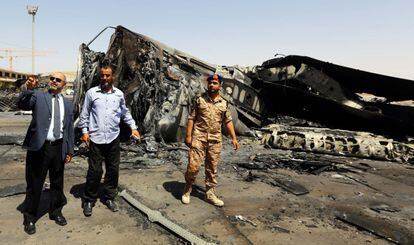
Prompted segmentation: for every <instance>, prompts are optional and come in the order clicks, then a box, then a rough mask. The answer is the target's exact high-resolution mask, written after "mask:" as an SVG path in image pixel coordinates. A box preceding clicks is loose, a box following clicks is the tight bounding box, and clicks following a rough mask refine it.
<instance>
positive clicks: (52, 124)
mask: <svg viewBox="0 0 414 245" xmlns="http://www.w3.org/2000/svg"><path fill="white" fill-rule="evenodd" d="M56 96H57V98H58V103H59V108H60V135H59V138H58V139H62V138H63V119H64V116H65V108H64V105H63V96H62V95H61V94H58V95H56ZM54 104H55V97H53V96H52V115H51V117H50V118H49V121H50V126H49V130H48V131H47V136H46V140H49V141H55V140H58V139H56V138H55V137H54V136H53V128H54V127H55V122H54V120H53V118H55V107H54V106H53V105H54Z"/></svg>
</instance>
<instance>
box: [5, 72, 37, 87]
mask: <svg viewBox="0 0 414 245" xmlns="http://www.w3.org/2000/svg"><path fill="white" fill-rule="evenodd" d="M29 76H30V74H29V73H22V72H16V71H10V70H5V69H1V68H0V89H6V88H12V87H14V85H15V82H16V80H18V79H22V80H26V79H27V78H28V77H29Z"/></svg>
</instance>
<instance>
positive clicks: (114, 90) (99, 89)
mask: <svg viewBox="0 0 414 245" xmlns="http://www.w3.org/2000/svg"><path fill="white" fill-rule="evenodd" d="M96 92H101V93H107V94H112V93H115V92H116V88H115V87H114V86H113V85H112V92H104V91H103V90H102V87H101V85H98V90H96Z"/></svg>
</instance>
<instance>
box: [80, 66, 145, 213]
mask: <svg viewBox="0 0 414 245" xmlns="http://www.w3.org/2000/svg"><path fill="white" fill-rule="evenodd" d="M100 79H101V84H100V85H99V86H96V87H93V88H91V89H89V90H88V91H87V92H86V96H85V101H84V104H83V108H82V112H81V114H80V121H79V128H81V129H82V138H81V139H82V141H83V142H85V143H86V144H87V145H88V146H89V158H88V163H89V168H88V173H87V176H86V184H85V192H84V203H83V213H84V215H85V216H87V217H89V216H91V215H92V208H93V206H94V204H95V202H96V199H97V198H98V187H99V184H100V182H101V178H102V173H103V170H102V161H105V167H106V173H105V177H104V183H103V197H102V198H101V200H102V202H103V203H104V204H105V205H106V206H107V207H108V208H109V209H110V210H111V211H113V212H116V211H118V207H117V205H116V203H115V202H114V198H115V196H116V194H117V188H118V178H119V161H120V146H119V132H120V128H119V124H120V122H121V119H122V120H123V121H124V122H125V123H126V124H128V125H129V127H130V128H131V130H132V134H131V137H133V138H135V139H139V138H140V134H139V132H138V130H137V127H136V124H135V121H134V119H133V118H132V116H131V113H130V112H129V110H128V108H127V106H126V104H125V98H124V94H123V93H122V91H121V90H119V89H118V88H116V87H114V86H113V85H112V83H113V70H112V68H111V67H110V66H104V67H102V68H101V69H100Z"/></svg>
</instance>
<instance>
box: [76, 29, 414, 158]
mask: <svg viewBox="0 0 414 245" xmlns="http://www.w3.org/2000/svg"><path fill="white" fill-rule="evenodd" d="M114 29H115V33H114V34H113V35H112V37H111V40H110V44H109V48H108V50H107V52H106V53H102V52H95V51H93V50H90V49H89V44H90V43H89V44H88V45H86V44H82V45H81V46H80V53H79V64H78V75H77V81H76V91H75V98H74V100H75V104H76V112H75V115H76V117H77V116H78V115H79V112H80V108H81V105H82V103H83V99H84V94H85V92H86V90H87V89H89V88H90V87H92V86H96V85H97V84H98V83H99V78H98V71H99V67H100V65H101V64H102V63H103V62H108V63H110V64H111V65H112V66H113V67H114V68H115V72H114V73H115V81H114V85H115V86H117V87H118V88H120V89H121V90H122V91H123V92H124V93H125V97H126V101H127V104H128V106H129V108H130V110H131V113H132V115H133V117H134V118H135V119H136V121H137V123H138V125H139V129H140V130H141V131H142V132H144V134H145V137H147V138H152V139H155V140H157V141H158V142H182V141H183V139H184V136H185V127H186V123H187V116H188V113H189V108H190V106H191V103H192V101H193V99H194V98H195V97H196V96H198V95H200V94H201V93H203V92H204V91H205V88H206V77H207V76H208V75H210V74H212V73H220V74H221V75H222V76H223V78H224V79H223V90H222V91H221V93H222V96H223V97H224V98H225V99H226V100H227V101H228V102H229V104H230V105H231V106H230V108H231V111H232V116H233V119H234V122H235V127H236V131H237V133H238V134H239V135H250V136H257V135H260V136H262V142H263V143H264V144H266V145H269V146H271V147H275V148H282V149H292V150H298V151H310V152H315V153H324V154H333V155H345V156H355V157H365V158H376V159H385V160H392V161H400V162H413V161H414V148H413V145H412V144H413V139H412V138H410V137H411V136H413V135H414V101H413V94H414V81H411V80H406V79H400V78H395V77H389V76H384V75H379V74H374V73H370V72H365V71H360V70H356V69H352V68H348V67H343V66H339V65H335V64H331V63H327V62H323V61H320V60H316V59H313V58H309V57H304V56H294V55H292V56H286V57H277V58H274V59H271V60H268V61H265V62H264V63H263V64H262V65H257V66H252V67H239V66H216V65H212V64H209V63H207V62H204V61H201V60H199V59H197V58H195V57H193V56H191V55H188V54H186V53H184V52H181V51H178V50H176V49H173V48H170V47H168V46H166V45H164V44H162V43H160V42H158V41H155V40H153V39H151V38H149V37H146V36H144V35H141V34H138V33H134V32H132V31H130V30H128V29H126V28H124V27H122V26H118V27H116V28H114ZM92 41H93V40H92ZM380 135H382V136H380Z"/></svg>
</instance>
